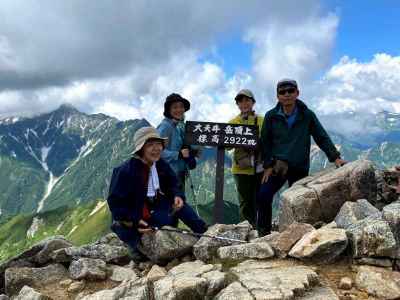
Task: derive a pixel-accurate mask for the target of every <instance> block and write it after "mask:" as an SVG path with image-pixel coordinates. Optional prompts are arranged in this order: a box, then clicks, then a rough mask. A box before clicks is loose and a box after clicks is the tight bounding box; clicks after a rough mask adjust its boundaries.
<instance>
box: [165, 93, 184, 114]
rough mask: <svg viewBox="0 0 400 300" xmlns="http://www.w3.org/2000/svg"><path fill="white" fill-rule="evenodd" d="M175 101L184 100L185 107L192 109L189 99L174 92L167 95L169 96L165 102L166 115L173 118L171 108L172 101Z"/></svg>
mask: <svg viewBox="0 0 400 300" xmlns="http://www.w3.org/2000/svg"><path fill="white" fill-rule="evenodd" d="M175 102H182V103H183V107H184V108H185V111H188V110H189V109H190V102H189V100H187V99H185V98H183V97H182V96H181V95H179V94H176V93H172V94H171V95H169V96H167V98H165V102H164V116H165V117H167V118H171V113H170V109H171V105H172V103H175Z"/></svg>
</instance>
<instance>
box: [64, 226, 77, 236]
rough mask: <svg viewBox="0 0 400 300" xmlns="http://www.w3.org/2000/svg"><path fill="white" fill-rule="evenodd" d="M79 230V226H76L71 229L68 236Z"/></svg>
mask: <svg viewBox="0 0 400 300" xmlns="http://www.w3.org/2000/svg"><path fill="white" fill-rule="evenodd" d="M77 228H78V225H75V226H74V227H73V228H72V229H71V231H70V232H69V233H68V234H67V236H68V235H71V234H72V233H73V232H74V231H75V230H76V229H77Z"/></svg>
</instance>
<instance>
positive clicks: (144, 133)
mask: <svg viewBox="0 0 400 300" xmlns="http://www.w3.org/2000/svg"><path fill="white" fill-rule="evenodd" d="M150 139H156V140H160V141H162V142H163V145H164V147H165V143H166V142H167V140H168V138H163V137H161V136H160V134H159V133H158V131H157V129H155V128H154V127H151V126H149V127H142V128H140V129H138V130H137V131H136V133H135V135H134V137H133V144H134V149H133V153H132V154H136V153H137V152H138V151H139V150H140V149H142V148H143V146H144V144H146V142H147V141H148V140H150Z"/></svg>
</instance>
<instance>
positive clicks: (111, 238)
mask: <svg viewBox="0 0 400 300" xmlns="http://www.w3.org/2000/svg"><path fill="white" fill-rule="evenodd" d="M93 244H94V245H102V244H106V245H110V246H117V247H126V244H125V243H124V242H123V241H121V240H120V239H119V237H118V236H117V235H116V234H115V233H114V232H111V233H109V234H107V235H105V236H103V237H101V238H100V239H99V240H97V241H96V242H94V243H93Z"/></svg>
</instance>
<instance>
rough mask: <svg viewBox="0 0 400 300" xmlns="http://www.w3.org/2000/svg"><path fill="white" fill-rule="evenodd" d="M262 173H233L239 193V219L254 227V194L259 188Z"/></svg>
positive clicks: (255, 194)
mask: <svg viewBox="0 0 400 300" xmlns="http://www.w3.org/2000/svg"><path fill="white" fill-rule="evenodd" d="M262 174H263V173H258V174H256V175H243V174H234V175H233V176H234V178H235V183H236V189H237V191H238V195H239V207H240V210H239V216H240V221H245V220H247V221H249V223H250V224H251V225H253V227H254V228H255V226H256V196H257V192H258V190H259V189H260V185H261V178H262Z"/></svg>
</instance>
